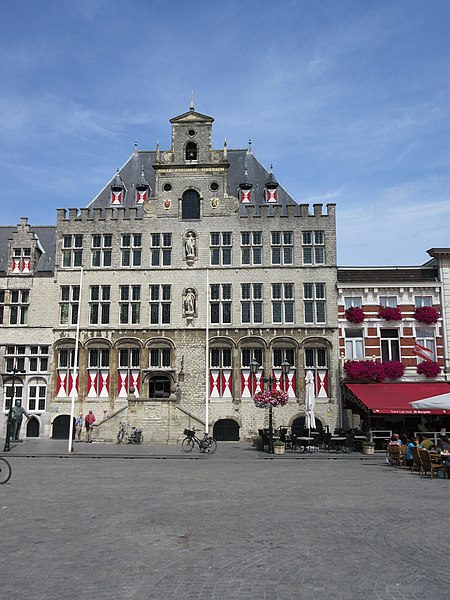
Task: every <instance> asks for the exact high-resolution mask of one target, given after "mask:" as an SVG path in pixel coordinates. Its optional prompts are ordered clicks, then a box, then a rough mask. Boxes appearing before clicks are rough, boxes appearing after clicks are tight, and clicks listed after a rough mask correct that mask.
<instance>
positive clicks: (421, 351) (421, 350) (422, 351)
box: [413, 343, 434, 362]
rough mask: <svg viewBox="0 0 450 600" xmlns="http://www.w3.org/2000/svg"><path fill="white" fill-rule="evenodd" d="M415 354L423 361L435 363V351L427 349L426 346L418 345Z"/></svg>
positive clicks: (415, 347)
mask: <svg viewBox="0 0 450 600" xmlns="http://www.w3.org/2000/svg"><path fill="white" fill-rule="evenodd" d="M413 354H416V355H417V356H420V358H423V360H426V361H428V362H434V352H433V350H430V348H426V347H425V346H421V345H420V344H417V343H416V345H415V346H414V350H413Z"/></svg>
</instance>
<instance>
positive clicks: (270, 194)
mask: <svg viewBox="0 0 450 600" xmlns="http://www.w3.org/2000/svg"><path fill="white" fill-rule="evenodd" d="M276 201H277V188H275V189H272V190H266V202H276Z"/></svg>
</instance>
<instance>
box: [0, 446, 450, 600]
mask: <svg viewBox="0 0 450 600" xmlns="http://www.w3.org/2000/svg"><path fill="white" fill-rule="evenodd" d="M0 443H1V440H0ZM2 448H3V445H2ZM66 450H67V444H66V443H64V442H59V441H48V442H47V441H46V442H44V441H39V440H36V441H26V442H24V443H22V444H17V445H16V446H14V447H13V448H12V451H11V452H10V453H8V454H7V458H8V460H10V462H11V463H12V466H13V476H12V478H11V480H10V482H9V483H7V484H5V485H3V486H0V495H1V503H0V511H1V513H0V515H1V521H0V523H1V538H0V539H1V542H0V543H1V553H0V573H1V584H0V585H1V590H2V593H1V597H2V598H8V599H13V600H22V599H27V600H29V599H39V600H40V599H46V600H60V599H62V598H69V599H72V598H73V599H75V598H81V599H85V598H86V599H87V598H95V599H108V600H111V599H113V600H115V599H125V600H128V599H132V600H144V599H145V600H149V599H156V600H159V599H161V600H163V599H168V600H172V599H173V600H175V599H179V598H183V599H195V600H197V599H198V600H210V599H213V600H228V599H230V600H231V599H232V600H236V599H237V600H256V599H257V600H269V599H270V600H282V599H283V600H284V599H286V600H287V599H289V600H294V599H295V600H299V599H300V600H322V599H325V598H326V599H327V600H328V599H329V598H333V599H337V600H340V599H344V598H345V599H358V600H361V599H364V600H366V599H368V600H371V599H377V600H385V599H386V600H387V599H389V600H391V599H392V600H418V599H419V598H420V600H423V599H424V598H427V599H429V600H435V599H436V600H437V599H438V598H439V599H440V598H446V597H448V589H449V583H448V580H449V578H448V556H449V550H450V548H449V532H448V523H449V516H450V515H449V513H450V502H449V492H450V480H433V481H430V479H429V478H420V477H419V476H418V475H417V474H415V473H411V472H410V471H408V470H399V469H393V468H390V467H388V466H387V465H386V464H385V463H384V459H383V456H375V457H374V458H369V459H363V457H362V455H359V454H358V455H343V456H339V455H326V454H322V453H321V454H320V455H306V456H303V455H297V456H295V455H294V456H293V455H285V456H284V457H275V458H274V459H272V460H265V459H264V458H266V459H267V455H262V454H260V453H258V452H256V451H255V450H254V449H251V448H250V447H249V446H248V445H247V444H233V443H228V444H220V445H219V452H218V454H217V455H215V456H204V455H203V456H201V457H199V455H198V454H195V455H193V458H194V460H192V459H189V458H186V457H185V456H182V455H181V453H180V452H179V449H176V448H175V447H170V448H168V447H162V446H161V447H156V446H155V447H152V446H141V447H130V446H125V447H118V446H114V445H110V446H109V445H100V444H77V445H76V447H75V453H74V454H73V455H70V456H69V457H67V453H66ZM164 451H165V452H164ZM32 456H34V458H31V457H32ZM60 457H61V458H60ZM132 457H135V458H134V459H133V458H132ZM165 459H166V460H165Z"/></svg>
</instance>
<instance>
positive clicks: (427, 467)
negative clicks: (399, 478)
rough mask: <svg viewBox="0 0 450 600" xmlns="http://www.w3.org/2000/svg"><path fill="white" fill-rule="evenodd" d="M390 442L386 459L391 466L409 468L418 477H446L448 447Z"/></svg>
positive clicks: (449, 461)
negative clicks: (428, 447)
mask: <svg viewBox="0 0 450 600" xmlns="http://www.w3.org/2000/svg"><path fill="white" fill-rule="evenodd" d="M412 444H414V442H412V443H410V444H408V445H406V444H401V445H400V444H397V443H395V442H394V443H391V444H389V446H388V447H387V448H386V461H387V463H388V464H389V465H390V466H391V467H397V468H399V469H409V470H410V471H411V472H413V473H414V472H415V473H417V474H418V475H420V477H427V476H429V477H430V479H436V478H438V479H446V478H447V479H448V478H449V474H450V449H448V448H447V449H446V448H442V446H436V447H433V448H431V449H429V450H427V449H425V448H421V447H418V446H417V445H415V446H414V445H412Z"/></svg>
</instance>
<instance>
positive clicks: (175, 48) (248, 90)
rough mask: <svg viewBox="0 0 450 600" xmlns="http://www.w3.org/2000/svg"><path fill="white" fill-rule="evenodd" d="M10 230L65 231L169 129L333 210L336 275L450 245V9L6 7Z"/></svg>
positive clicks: (134, 4) (26, 3)
mask: <svg viewBox="0 0 450 600" xmlns="http://www.w3.org/2000/svg"><path fill="white" fill-rule="evenodd" d="M1 19H2V36H1V38H0V65H1V74H2V77H1V80H2V86H1V88H0V165H1V183H2V185H1V192H0V198H1V207H2V208H1V213H0V225H13V224H16V223H18V222H19V221H20V217H22V216H27V217H28V218H29V221H30V223H31V224H34V225H53V224H55V223H56V209H57V208H69V207H83V206H86V205H88V204H89V202H90V201H91V200H92V199H93V198H94V197H95V195H96V194H97V193H98V191H100V189H101V188H102V187H103V186H104V184H105V183H106V182H107V181H108V180H109V179H110V178H111V177H112V176H113V175H114V173H115V170H116V168H117V167H120V166H121V165H123V164H124V163H125V162H126V160H127V159H128V157H129V156H130V154H131V153H132V151H133V146H134V142H135V140H137V143H138V147H139V148H140V149H143V150H144V149H145V150H149V149H154V147H155V143H156V140H157V139H159V140H160V143H161V147H162V148H167V147H169V146H170V124H169V123H168V119H169V118H171V117H173V116H175V115H178V114H181V113H183V112H185V111H186V110H187V109H188V108H189V100H190V94H191V90H194V92H195V108H196V110H198V111H199V112H203V113H206V114H208V115H211V116H213V117H214V118H215V123H214V137H213V145H214V146H215V147H221V145H222V144H223V140H224V138H227V141H228V145H229V147H230V148H245V147H246V146H247V142H248V139H249V137H251V139H252V145H253V152H254V154H255V156H256V157H257V158H258V159H259V160H260V161H261V162H262V163H263V164H264V165H265V166H266V167H269V166H270V164H271V163H273V166H274V174H275V175H276V177H277V179H278V180H279V181H280V183H282V185H283V186H284V187H285V188H286V189H287V190H288V191H289V193H290V194H291V195H292V196H293V197H294V198H295V199H296V200H297V201H298V202H302V203H303V202H311V203H313V202H323V203H324V204H326V203H327V202H333V203H336V205H337V222H338V263H339V264H340V265H377V264H380V265H408V264H421V263H423V262H425V261H426V260H427V259H428V258H429V257H428V255H427V254H426V250H427V249H429V248H431V247H442V246H445V247H447V246H450V235H449V227H448V222H449V220H450V145H449V140H450V135H449V134H450V131H449V130H450V114H449V106H450V42H449V36H448V23H449V22H450V3H449V2H448V0H433V1H431V2H425V1H423V0H420V1H418V0H376V1H375V0H296V1H290V0H279V1H278V2H273V0H272V1H266V0H247V1H246V0H228V1H227V2H220V3H219V2H213V1H211V0H209V1H203V0H202V1H195V0H192V1H191V2H181V1H179V0H172V1H171V2H167V0H127V2H124V1H123V0H122V1H121V2H119V1H116V0H40V1H36V0H15V1H14V2H12V1H9V2H8V1H5V2H2V16H1Z"/></svg>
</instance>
